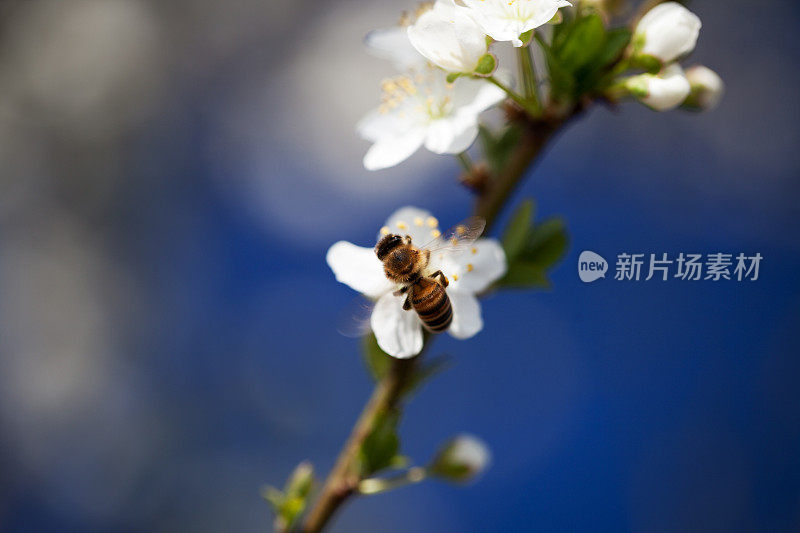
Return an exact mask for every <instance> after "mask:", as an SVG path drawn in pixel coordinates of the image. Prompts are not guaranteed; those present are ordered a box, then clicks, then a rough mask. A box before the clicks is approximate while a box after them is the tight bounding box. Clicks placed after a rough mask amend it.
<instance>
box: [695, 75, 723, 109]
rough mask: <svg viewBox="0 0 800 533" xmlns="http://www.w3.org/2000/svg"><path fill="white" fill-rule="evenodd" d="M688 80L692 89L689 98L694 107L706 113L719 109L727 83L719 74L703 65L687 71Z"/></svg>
mask: <svg viewBox="0 0 800 533" xmlns="http://www.w3.org/2000/svg"><path fill="white" fill-rule="evenodd" d="M686 79H687V80H689V85H691V88H692V93H691V96H690V98H689V99H690V100H691V104H692V107H696V108H698V109H702V110H705V111H708V110H711V109H714V108H715V107H717V105H718V104H719V101H720V100H721V99H722V95H723V93H724V92H725V82H723V81H722V78H720V77H719V74H717V73H716V72H714V71H713V70H711V69H710V68H708V67H705V66H703V65H695V66H693V67H691V68H689V69H687V70H686Z"/></svg>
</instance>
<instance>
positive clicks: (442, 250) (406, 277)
mask: <svg viewBox="0 0 800 533" xmlns="http://www.w3.org/2000/svg"><path fill="white" fill-rule="evenodd" d="M485 226H486V222H485V221H484V220H483V219H482V218H480V217H471V218H468V219H467V220H465V221H463V222H461V223H460V224H457V225H456V226H455V227H454V228H452V229H451V230H450V231H448V232H445V233H444V234H443V235H442V236H440V237H437V238H435V239H434V240H432V241H430V242H428V243H426V244H424V245H422V246H419V247H417V246H415V245H414V243H412V242H411V237H409V236H408V235H405V236H401V235H396V234H388V235H385V236H384V237H383V238H381V240H380V241H378V244H377V245H375V254H376V255H377V256H378V259H380V260H381V262H382V263H383V270H384V273H385V274H386V277H387V278H389V280H390V281H392V282H394V283H398V284H400V285H402V287H401V288H400V289H399V290H397V291H395V292H394V295H395V296H402V295H405V296H406V299H405V301H404V302H403V309H405V310H406V311H410V310H411V309H413V310H414V311H415V312H416V313H417V316H419V318H420V320H421V321H422V324H423V325H424V326H425V329H427V330H428V331H430V332H431V333H441V332H442V331H445V330H447V328H449V327H450V323H451V322H452V321H453V308H452V305H451V304H450V298H449V297H448V296H447V292H446V291H445V288H447V286H448V284H449V281H448V279H447V276H445V275H444V273H443V272H442V271H441V270H436V271H433V269H432V268H431V254H435V257H436V258H437V259H441V258H442V257H444V255H445V254H449V253H459V252H460V251H462V250H463V249H464V248H466V247H468V246H469V245H470V244H472V243H473V242H474V241H475V239H477V238H478V237H479V236H480V235H481V233H482V232H483V228H484V227H485Z"/></svg>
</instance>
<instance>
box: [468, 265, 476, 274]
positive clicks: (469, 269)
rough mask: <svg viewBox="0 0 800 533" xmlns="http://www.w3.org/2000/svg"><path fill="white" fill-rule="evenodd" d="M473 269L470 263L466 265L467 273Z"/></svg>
mask: <svg viewBox="0 0 800 533" xmlns="http://www.w3.org/2000/svg"><path fill="white" fill-rule="evenodd" d="M474 269H475V267H474V266H472V263H467V272H472V271H473V270H474Z"/></svg>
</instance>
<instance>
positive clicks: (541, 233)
mask: <svg viewBox="0 0 800 533" xmlns="http://www.w3.org/2000/svg"><path fill="white" fill-rule="evenodd" d="M568 244H569V238H568V237H567V232H566V229H565V228H564V221H563V220H561V219H558V218H554V219H550V220H547V221H545V222H543V223H542V224H539V225H538V226H536V227H535V228H534V230H533V231H532V232H531V233H530V234H529V236H528V242H527V243H526V244H525V248H524V250H523V251H522V254H521V255H520V258H521V259H522V260H524V261H525V262H530V263H533V264H535V265H537V266H539V267H540V268H542V269H543V270H546V269H547V268H549V267H551V266H553V265H555V264H556V263H557V262H558V261H559V260H560V259H561V258H563V257H564V254H565V253H566V250H567V245H568Z"/></svg>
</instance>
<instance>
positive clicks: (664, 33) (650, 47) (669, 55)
mask: <svg viewBox="0 0 800 533" xmlns="http://www.w3.org/2000/svg"><path fill="white" fill-rule="evenodd" d="M701 26H702V24H701V23H700V19H699V18H698V17H697V15H695V14H694V13H692V12H691V11H689V10H688V9H686V8H685V7H683V6H682V5H680V4H679V3H677V2H665V3H663V4H659V5H657V6H656V7H654V8H653V9H651V10H650V11H648V12H647V14H645V16H644V17H642V20H640V21H639V24H638V26H637V27H636V31H635V32H634V37H633V42H634V46H635V47H636V52H637V54H640V55H647V56H653V57H655V58H657V59H659V60H660V61H662V62H663V63H671V62H672V61H675V60H676V59H678V58H679V57H681V56H683V55H686V54H688V53H689V52H691V51H692V50H694V46H695V44H697V37H698V35H699V34H700V27H701Z"/></svg>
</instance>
